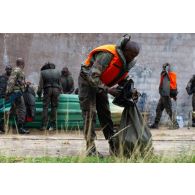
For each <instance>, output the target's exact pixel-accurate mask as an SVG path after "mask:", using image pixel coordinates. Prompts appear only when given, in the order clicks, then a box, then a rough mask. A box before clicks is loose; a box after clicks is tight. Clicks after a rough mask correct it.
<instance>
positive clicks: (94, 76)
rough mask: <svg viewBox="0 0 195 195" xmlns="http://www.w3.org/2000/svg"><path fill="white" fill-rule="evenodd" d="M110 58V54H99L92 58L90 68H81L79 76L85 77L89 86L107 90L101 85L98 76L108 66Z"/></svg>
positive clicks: (111, 56) (83, 66)
mask: <svg viewBox="0 0 195 195" xmlns="http://www.w3.org/2000/svg"><path fill="white" fill-rule="evenodd" d="M112 58H113V55H112V54H111V53H108V52H99V53H97V54H96V55H94V56H93V57H92V59H91V63H92V64H93V65H92V66H91V67H86V66H85V65H82V66H81V75H82V77H85V79H86V80H87V81H88V83H89V85H90V86H92V87H95V88H98V89H103V90H107V88H108V87H107V86H105V85H104V84H103V83H102V81H101V80H100V76H101V74H102V72H103V71H104V70H105V69H106V67H107V66H108V65H109V63H110V62H111V60H112Z"/></svg>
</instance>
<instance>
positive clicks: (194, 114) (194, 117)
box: [192, 111, 195, 127]
mask: <svg viewBox="0 0 195 195" xmlns="http://www.w3.org/2000/svg"><path fill="white" fill-rule="evenodd" d="M192 127H195V112H194V111H193V112H192Z"/></svg>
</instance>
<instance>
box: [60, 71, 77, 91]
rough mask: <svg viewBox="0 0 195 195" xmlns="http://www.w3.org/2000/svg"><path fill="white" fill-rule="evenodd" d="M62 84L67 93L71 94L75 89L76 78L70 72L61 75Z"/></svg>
mask: <svg viewBox="0 0 195 195" xmlns="http://www.w3.org/2000/svg"><path fill="white" fill-rule="evenodd" d="M61 85H62V90H63V93H65V94H70V93H72V92H73V91H74V80H73V78H72V75H71V74H70V73H69V74H68V75H67V76H64V75H61Z"/></svg>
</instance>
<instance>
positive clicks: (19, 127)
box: [18, 124, 30, 134]
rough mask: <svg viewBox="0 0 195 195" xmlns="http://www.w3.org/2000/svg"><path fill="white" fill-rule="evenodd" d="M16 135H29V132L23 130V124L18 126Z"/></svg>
mask: <svg viewBox="0 0 195 195" xmlns="http://www.w3.org/2000/svg"><path fill="white" fill-rule="evenodd" d="M18 133H19V134H29V133H30V131H29V130H27V129H25V128H24V126H23V124H18Z"/></svg>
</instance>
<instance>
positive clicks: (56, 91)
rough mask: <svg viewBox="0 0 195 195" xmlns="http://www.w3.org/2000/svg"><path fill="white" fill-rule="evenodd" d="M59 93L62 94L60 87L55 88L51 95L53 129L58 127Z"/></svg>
mask: <svg viewBox="0 0 195 195" xmlns="http://www.w3.org/2000/svg"><path fill="white" fill-rule="evenodd" d="M59 95H60V90H59V89H58V88H53V89H52V95H51V114H50V122H51V130H52V129H56V117H57V107H58V101H59Z"/></svg>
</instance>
